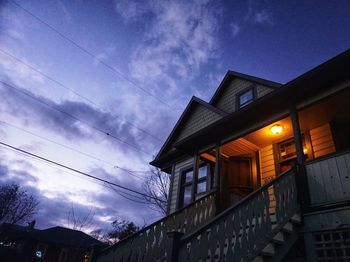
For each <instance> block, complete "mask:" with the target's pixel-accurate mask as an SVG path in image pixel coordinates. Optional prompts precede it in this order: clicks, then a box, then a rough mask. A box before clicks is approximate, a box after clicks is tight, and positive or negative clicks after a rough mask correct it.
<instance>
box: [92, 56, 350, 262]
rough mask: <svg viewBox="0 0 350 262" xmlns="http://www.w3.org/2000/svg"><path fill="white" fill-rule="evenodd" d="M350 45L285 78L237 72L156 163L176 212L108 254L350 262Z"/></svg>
mask: <svg viewBox="0 0 350 262" xmlns="http://www.w3.org/2000/svg"><path fill="white" fill-rule="evenodd" d="M349 149H350V50H347V51H346V52H344V53H342V54H340V55H338V56H336V57H334V58H332V59H330V60H329V61H327V62H325V63H323V64H321V65H319V66H317V67H316V68H314V69H312V70H310V71H308V72H306V73H305V74H303V75H301V76H299V77H297V78H295V79H293V80H291V81H290V82H288V83H286V84H279V83H276V82H273V81H268V80H265V79H261V78H257V77H254V76H249V75H245V74H241V73H237V72H233V71H229V72H228V73H227V74H226V76H225V77H224V79H223V81H222V82H221V84H220V86H219V87H218V89H217V90H216V92H215V94H214V95H213V97H212V98H211V100H210V101H209V103H207V102H205V101H203V100H201V99H199V98H197V97H193V98H192V99H191V101H190V102H189V104H188V106H187V107H186V109H185V111H184V112H183V114H182V115H181V117H180V119H179V120H178V122H177V124H176V125H175V127H174V129H173V130H172V132H171V134H170V135H169V137H168V139H167V140H166V142H165V143H164V145H163V146H162V148H161V149H160V151H159V153H158V155H157V156H156V158H155V159H154V160H153V161H152V162H151V164H152V165H153V166H156V167H159V168H161V169H162V170H163V171H164V172H167V173H169V175H170V176H171V186H170V197H169V203H168V216H166V217H165V218H163V219H161V220H159V221H157V222H155V223H153V224H151V225H150V226H148V227H146V228H144V229H142V230H141V231H140V232H138V233H136V234H134V235H133V236H131V237H129V238H127V239H125V240H123V241H121V242H119V243H117V244H116V245H114V246H112V247H109V248H107V249H105V250H103V251H102V252H100V253H99V254H98V255H97V256H96V258H95V260H96V261H98V262H101V261H281V260H284V261H286V260H287V261H288V259H289V260H293V261H305V260H306V259H307V260H308V261H350V150H349Z"/></svg>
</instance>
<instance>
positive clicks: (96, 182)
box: [6, 148, 148, 204]
mask: <svg viewBox="0 0 350 262" xmlns="http://www.w3.org/2000/svg"><path fill="white" fill-rule="evenodd" d="M6 149H9V150H13V151H14V152H16V153H19V154H23V155H25V156H26V157H29V158H31V159H33V160H35V161H39V162H43V163H45V164H47V165H50V166H53V167H54V168H55V169H57V170H59V171H62V172H64V173H66V174H70V175H72V176H76V177H78V178H80V179H84V180H86V181H89V182H90V183H93V184H96V185H99V186H103V187H106V188H108V189H112V190H113V191H114V192H115V193H117V194H118V195H120V196H121V197H123V198H125V199H128V200H130V201H133V202H136V203H140V204H148V203H146V202H141V201H138V200H134V199H131V197H134V198H136V199H139V200H144V198H140V197H136V196H135V195H133V194H131V193H127V192H121V191H120V190H117V189H115V188H113V187H112V186H111V185H108V184H105V183H99V182H98V181H94V180H90V179H88V178H86V177H84V176H79V175H77V174H75V173H73V172H70V171H67V170H64V169H62V168H60V167H58V166H56V165H54V164H52V163H48V162H46V161H44V160H41V159H38V158H36V157H33V156H31V155H27V154H26V153H23V152H18V151H16V150H15V149H12V148H6ZM125 195H126V196H125ZM127 196H128V197H127Z"/></svg>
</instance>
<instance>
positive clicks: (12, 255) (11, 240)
mask: <svg viewBox="0 0 350 262" xmlns="http://www.w3.org/2000/svg"><path fill="white" fill-rule="evenodd" d="M96 246H101V247H105V246H106V245H104V244H103V243H101V242H100V241H98V240H96V239H94V238H93V237H91V236H89V235H87V234H85V233H84V232H81V231H78V230H73V229H68V228H64V227H51V228H47V229H43V230H39V229H35V228H34V227H30V226H28V227H25V226H20V225H13V224H7V223H4V224H2V225H1V226H0V261H4V262H6V261H9V262H12V261H43V262H88V261H89V259H90V256H91V254H92V252H93V248H95V247H96Z"/></svg>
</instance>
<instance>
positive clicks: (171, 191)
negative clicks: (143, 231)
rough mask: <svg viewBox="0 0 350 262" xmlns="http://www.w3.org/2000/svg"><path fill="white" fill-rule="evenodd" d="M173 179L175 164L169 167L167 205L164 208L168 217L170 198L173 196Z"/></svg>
mask: <svg viewBox="0 0 350 262" xmlns="http://www.w3.org/2000/svg"><path fill="white" fill-rule="evenodd" d="M174 179H175V164H173V165H172V167H171V178H170V185H169V193H168V203H167V207H166V214H167V215H169V213H170V205H171V196H172V194H173V187H174Z"/></svg>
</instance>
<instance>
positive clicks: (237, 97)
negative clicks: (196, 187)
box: [236, 85, 257, 110]
mask: <svg viewBox="0 0 350 262" xmlns="http://www.w3.org/2000/svg"><path fill="white" fill-rule="evenodd" d="M249 91H252V95H253V97H252V100H250V101H249V102H246V103H245V104H242V105H241V103H240V98H241V96H242V95H244V94H245V93H247V92H249ZM256 98H257V93H256V86H255V85H251V86H248V87H247V88H245V89H243V90H242V91H240V92H238V93H237V94H236V110H239V109H242V108H244V107H246V106H247V105H249V104H251V103H253V102H254V101H255V100H256Z"/></svg>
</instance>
